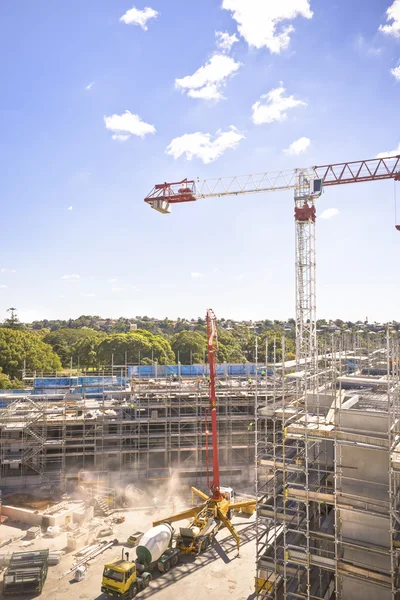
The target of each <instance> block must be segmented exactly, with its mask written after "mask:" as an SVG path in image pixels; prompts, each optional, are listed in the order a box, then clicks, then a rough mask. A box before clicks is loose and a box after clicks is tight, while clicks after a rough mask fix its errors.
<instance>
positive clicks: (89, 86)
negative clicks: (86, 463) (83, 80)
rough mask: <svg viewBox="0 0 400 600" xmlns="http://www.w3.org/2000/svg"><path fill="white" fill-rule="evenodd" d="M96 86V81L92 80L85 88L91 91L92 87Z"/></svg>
mask: <svg viewBox="0 0 400 600" xmlns="http://www.w3.org/2000/svg"><path fill="white" fill-rule="evenodd" d="M93 86H94V81H91V82H90V83H88V85H87V86H86V87H85V90H87V91H89V90H91V89H92V87H93Z"/></svg>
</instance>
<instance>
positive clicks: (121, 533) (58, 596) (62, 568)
mask: <svg viewBox="0 0 400 600" xmlns="http://www.w3.org/2000/svg"><path fill="white" fill-rule="evenodd" d="M169 513H170V510H168V509H160V510H159V511H157V512H152V513H151V514H150V511H141V510H140V511H139V510H136V511H135V510H127V511H124V512H118V513H115V514H114V515H113V516H124V517H125V522H124V523H121V524H118V525H114V528H113V534H112V535H111V536H107V537H105V538H101V539H102V540H103V539H105V540H110V541H111V540H113V539H117V540H118V542H119V543H118V545H115V546H113V547H112V548H110V549H108V550H105V551H104V552H103V553H102V554H100V555H99V556H97V557H96V558H95V559H94V560H92V561H90V563H89V566H88V571H87V574H86V578H85V579H83V580H82V581H80V582H75V581H74V572H72V573H70V574H68V575H66V576H64V577H62V575H63V573H65V572H66V571H68V570H69V569H70V568H71V567H72V566H73V564H74V562H75V557H74V554H75V552H69V553H66V554H64V555H63V556H62V558H61V562H60V563H59V564H58V565H56V566H50V567H49V571H48V576H47V580H46V583H45V586H44V589H43V592H42V594H41V596H40V597H41V598H44V599H47V598H48V599H50V598H51V600H70V599H71V598H75V599H76V600H78V599H79V600H106V596H105V595H104V594H102V593H101V591H100V590H101V577H102V572H103V565H104V564H105V563H107V562H112V561H113V560H116V559H118V558H120V557H121V552H122V549H123V548H125V549H126V551H129V552H130V558H132V559H134V558H135V557H136V553H135V550H134V549H131V548H128V547H127V545H126V540H127V538H128V537H129V535H131V534H132V533H134V532H135V531H138V530H139V531H143V532H145V531H147V530H148V529H149V528H150V527H151V526H152V521H153V520H155V519H160V518H161V517H162V516H163V515H164V514H166V515H167V514H169ZM184 524H185V522H184V521H183V522H182V523H181V525H184ZM233 524H234V526H235V528H236V529H237V531H238V533H239V535H240V536H241V540H242V544H241V550H240V556H239V557H238V556H237V548H236V543H235V541H234V540H233V538H232V537H231V536H230V534H229V532H228V530H227V529H225V528H223V529H221V530H220V531H219V533H218V535H217V539H216V540H215V543H214V546H213V547H211V548H209V549H208V550H207V551H206V552H204V553H203V554H202V555H200V556H198V557H190V556H189V557H186V556H183V557H181V560H180V562H179V564H178V565H177V566H176V567H175V568H173V569H171V571H169V573H166V574H163V575H161V574H159V573H158V571H155V572H154V579H153V581H152V582H151V584H150V586H149V588H147V589H146V590H144V591H142V592H141V593H140V594H139V595H138V598H141V599H142V598H143V600H144V599H148V598H153V597H154V598H155V599H156V600H167V599H168V600H170V599H171V598H181V599H182V600H192V599H194V598H196V600H209V599H210V598H216V599H217V598H218V600H228V599H229V600H252V599H253V598H254V597H255V596H254V593H253V592H254V562H255V538H256V531H255V518H254V516H251V517H246V516H245V515H237V516H234V518H233ZM177 525H178V524H177ZM28 527H29V526H27V525H26V526H25V525H24V526H22V528H21V524H13V523H11V524H9V523H8V522H6V523H3V524H2V525H1V526H0V544H1V543H2V542H4V541H5V540H8V539H10V538H13V542H11V543H10V544H7V545H6V546H3V547H2V548H0V554H7V553H12V552H17V551H18V552H21V551H25V550H26V551H32V550H36V549H44V548H49V549H50V551H56V550H65V549H66V546H67V537H66V533H65V532H62V533H61V534H60V535H59V536H57V537H55V538H47V537H41V538H37V539H36V540H35V541H34V543H33V544H32V545H29V546H28V545H27V542H26V540H25V539H24V537H25V531H26V530H27V529H28ZM3 574H4V570H3V571H2V573H1V574H0V578H1V586H0V598H3V593H2V587H3V586H2V580H3ZM31 597H32V596H31ZM7 598H8V596H7ZM24 598H26V600H29V598H30V597H29V596H24ZM21 600H22V597H21Z"/></svg>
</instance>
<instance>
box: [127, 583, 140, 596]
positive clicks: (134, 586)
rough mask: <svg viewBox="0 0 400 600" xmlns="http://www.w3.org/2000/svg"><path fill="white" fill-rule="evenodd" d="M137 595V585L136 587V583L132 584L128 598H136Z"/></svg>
mask: <svg viewBox="0 0 400 600" xmlns="http://www.w3.org/2000/svg"><path fill="white" fill-rule="evenodd" d="M137 593H138V588H137V585H136V583H134V584H133V585H132V586H131V589H130V590H129V595H130V598H136V596H137Z"/></svg>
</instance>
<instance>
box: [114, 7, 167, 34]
mask: <svg viewBox="0 0 400 600" xmlns="http://www.w3.org/2000/svg"><path fill="white" fill-rule="evenodd" d="M157 16H158V12H157V11H156V10H154V8H150V7H148V6H146V8H144V9H143V10H140V9H138V8H135V7H134V6H133V7H132V8H131V9H130V10H127V11H126V13H125V14H124V15H122V17H121V18H120V21H122V22H123V23H126V24H127V25H139V26H140V27H141V28H142V29H144V30H145V31H147V29H148V27H147V21H149V20H150V19H155V18H156V17H157Z"/></svg>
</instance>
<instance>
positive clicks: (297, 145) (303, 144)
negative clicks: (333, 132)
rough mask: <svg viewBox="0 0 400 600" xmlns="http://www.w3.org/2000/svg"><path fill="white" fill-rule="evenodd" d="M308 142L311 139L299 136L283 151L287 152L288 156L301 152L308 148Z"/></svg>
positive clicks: (309, 142)
mask: <svg viewBox="0 0 400 600" xmlns="http://www.w3.org/2000/svg"><path fill="white" fill-rule="evenodd" d="M310 144H311V140H310V139H309V138H308V137H301V138H299V139H298V140H296V141H295V142H292V143H291V144H290V146H289V148H286V150H284V153H285V154H288V155H289V156H294V155H296V154H301V153H302V152H305V151H306V150H307V149H308V147H309V145H310Z"/></svg>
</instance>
